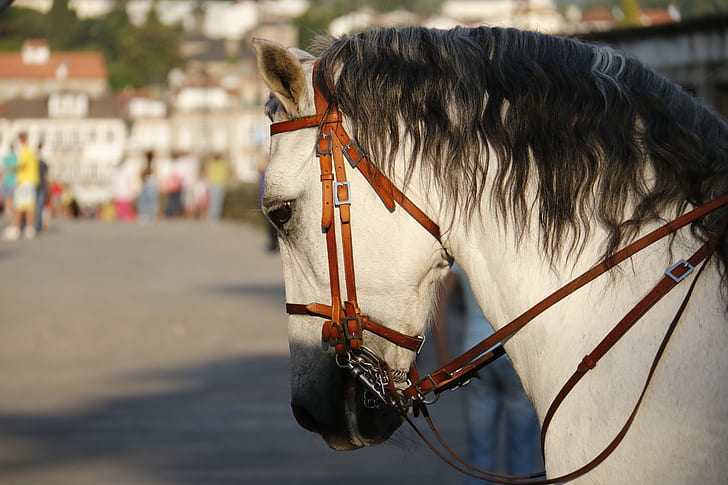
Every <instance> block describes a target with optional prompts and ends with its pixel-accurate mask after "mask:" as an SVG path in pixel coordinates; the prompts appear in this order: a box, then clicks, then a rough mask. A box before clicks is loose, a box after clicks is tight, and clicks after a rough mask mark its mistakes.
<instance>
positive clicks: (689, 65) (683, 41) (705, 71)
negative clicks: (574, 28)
mask: <svg viewBox="0 0 728 485" xmlns="http://www.w3.org/2000/svg"><path fill="white" fill-rule="evenodd" d="M579 37H580V38H582V39H585V40H588V41H590V42H597V43H603V44H609V45H612V46H615V47H617V48H619V49H621V50H623V51H625V52H627V53H629V54H631V55H633V56H635V57H637V58H638V59H640V60H641V61H642V62H644V63H646V64H648V65H649V66H650V67H651V68H653V69H654V70H656V71H657V72H659V73H661V74H662V75H664V76H665V77H667V78H669V79H671V80H672V81H674V82H676V83H678V84H680V85H681V86H683V87H684V88H685V89H687V90H688V91H690V92H691V93H693V94H694V95H695V96H696V97H698V98H699V99H701V100H702V101H703V102H704V103H705V104H707V105H709V106H711V107H712V108H713V109H715V111H717V112H718V113H720V114H721V115H722V116H723V117H724V118H726V119H728V15H719V16H710V17H703V18H696V19H689V20H685V21H682V22H677V23H676V22H673V23H666V24H662V25H654V26H652V27H640V28H629V29H614V30H610V31H605V32H592V33H586V34H581V35H580V36H579Z"/></svg>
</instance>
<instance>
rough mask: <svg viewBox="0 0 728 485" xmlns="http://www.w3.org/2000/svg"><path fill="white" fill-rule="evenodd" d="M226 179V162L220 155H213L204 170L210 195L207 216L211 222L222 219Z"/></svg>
mask: <svg viewBox="0 0 728 485" xmlns="http://www.w3.org/2000/svg"><path fill="white" fill-rule="evenodd" d="M228 177H229V167H228V162H227V161H226V160H225V159H223V158H222V156H221V155H220V154H215V156H213V157H212V158H211V159H210V160H208V161H207V166H206V168H205V179H206V180H207V185H208V190H209V194H210V206H209V208H208V212H207V214H208V218H209V219H210V220H211V221H218V220H220V217H222V210H223V207H224V205H225V186H226V185H227V182H228Z"/></svg>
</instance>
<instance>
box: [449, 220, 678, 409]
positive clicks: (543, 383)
mask: <svg viewBox="0 0 728 485" xmlns="http://www.w3.org/2000/svg"><path fill="white" fill-rule="evenodd" d="M481 209H482V213H481V216H482V220H480V221H477V218H476V221H473V222H472V223H470V224H465V223H463V224H460V225H459V226H458V227H460V229H455V228H454V229H453V231H452V234H451V240H450V243H451V247H452V249H451V250H452V254H453V256H454V257H455V259H456V261H458V263H459V264H460V265H461V266H462V268H463V270H464V271H465V273H466V275H467V276H468V278H469V280H470V283H471V287H472V289H473V293H474V295H475V298H476V300H477V301H478V303H479V305H480V307H481V309H483V312H484V314H485V315H486V317H487V318H488V320H489V321H490V322H491V324H492V325H493V327H494V328H496V329H498V328H501V327H503V326H505V325H506V324H507V323H509V322H510V321H512V320H513V319H514V318H516V317H518V316H519V315H520V314H522V313H523V312H525V311H526V310H528V309H529V308H531V307H532V306H534V305H535V304H536V303H538V302H539V301H541V300H542V299H543V298H544V297H546V296H547V295H549V294H551V293H552V292H554V291H555V290H557V289H559V288H560V287H562V286H563V285H565V284H566V283H568V282H569V281H571V280H572V279H573V278H574V277H576V276H578V275H579V274H581V273H582V272H584V271H586V270H587V269H589V268H590V267H591V266H593V265H594V264H596V263H598V262H599V261H600V259H601V251H602V248H603V241H604V236H605V234H604V233H603V232H601V231H599V230H598V229H597V230H595V231H593V234H592V235H591V237H590V239H589V240H588V241H587V242H586V243H585V245H584V249H583V250H582V251H581V252H580V253H579V254H578V255H574V254H564V255H562V256H561V257H560V258H557V259H556V260H555V261H551V260H549V259H548V258H546V257H545V256H544V254H545V253H544V250H543V248H542V245H541V243H540V241H539V239H538V237H537V236H533V235H538V234H539V231H538V221H537V220H535V218H534V220H531V221H528V223H527V224H528V225H527V230H526V231H525V234H524V235H523V236H522V237H520V238H519V237H517V236H516V234H515V232H514V230H513V229H509V228H506V226H508V224H507V223H506V224H504V223H503V222H502V218H501V221H500V222H499V221H498V219H497V218H496V217H495V215H494V214H493V213H491V212H489V210H488V209H487V208H486V207H483V208H481ZM647 253H648V254H646V255H644V256H640V257H639V258H635V259H633V260H632V262H631V263H630V265H629V266H627V267H625V268H623V269H622V270H618V271H617V272H615V273H611V274H607V275H603V276H601V277H600V278H599V279H597V280H596V281H594V282H592V283H590V284H589V285H588V286H587V287H585V288H583V289H581V290H579V291H578V292H577V293H576V294H575V295H573V296H572V297H569V298H567V299H565V300H563V301H561V302H560V303H558V304H557V305H555V306H554V307H552V308H551V309H549V310H547V311H546V312H545V313H544V314H542V315H541V316H540V317H538V318H537V319H535V320H534V321H532V322H531V323H529V324H528V325H526V327H524V328H523V329H522V330H521V331H519V332H518V333H517V334H516V336H514V337H513V338H511V339H509V341H508V342H507V343H506V345H505V347H506V350H507V351H508V354H509V357H510V358H511V360H512V361H513V363H514V366H515V368H516V370H517V371H518V373H519V376H520V377H521V380H522V382H523V384H524V387H525V389H526V391H527V392H528V394H529V396H530V397H531V399H532V401H533V402H534V405H535V406H536V408H537V411H538V412H539V414H540V415H541V416H543V414H544V413H545V412H546V410H547V409H548V406H549V404H550V402H551V400H552V399H553V396H554V394H555V393H556V392H557V391H558V389H559V388H560V387H561V386H562V385H563V383H564V382H565V381H566V379H567V378H568V376H569V375H570V374H571V372H573V371H574V369H575V368H576V365H577V364H578V362H580V361H581V359H582V358H583V357H584V355H585V354H586V353H588V352H589V351H591V350H592V346H593V345H595V344H596V343H597V342H598V340H599V338H601V337H603V336H604V335H606V334H607V333H608V332H609V330H610V329H611V328H612V326H614V325H615V324H616V323H617V322H618V321H619V318H621V316H622V315H624V314H626V313H627V312H628V311H629V309H630V308H631V305H634V303H635V302H636V299H635V298H636V297H637V295H642V294H644V293H646V292H647V291H649V289H651V288H652V286H651V285H653V284H654V282H655V281H656V279H657V278H658V277H659V276H660V273H661V272H662V270H656V269H655V268H658V269H659V268H666V267H667V266H665V265H666V264H667V262H668V261H669V258H670V257H671V256H670V255H669V248H668V247H667V246H666V244H658V245H656V246H655V248H654V249H653V250H651V251H647ZM641 331H642V330H636V331H635V332H637V333H638V332H641Z"/></svg>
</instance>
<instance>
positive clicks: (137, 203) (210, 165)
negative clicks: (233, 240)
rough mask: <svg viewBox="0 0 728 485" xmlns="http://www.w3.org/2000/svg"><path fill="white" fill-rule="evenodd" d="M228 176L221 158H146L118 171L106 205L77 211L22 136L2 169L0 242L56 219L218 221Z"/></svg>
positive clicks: (40, 156)
mask: <svg viewBox="0 0 728 485" xmlns="http://www.w3.org/2000/svg"><path fill="white" fill-rule="evenodd" d="M229 170H230V169H229V163H228V162H227V161H226V160H225V159H224V158H223V157H221V156H219V155H214V156H212V157H210V158H209V159H208V160H206V161H205V163H204V164H202V163H200V160H199V159H198V158H197V157H195V156H194V155H192V154H189V153H181V152H180V153H173V154H172V157H171V158H169V159H164V160H157V158H156V157H155V154H154V153H153V152H147V153H146V154H145V159H144V160H142V161H139V160H124V161H122V162H121V163H120V164H119V166H118V167H116V169H115V172H114V177H113V181H112V190H111V198H110V200H108V201H107V202H105V203H101V204H96V205H94V206H92V207H87V206H81V205H80V204H79V203H78V201H77V200H76V198H75V196H74V194H73V192H72V189H71V187H69V186H68V185H66V184H62V183H60V182H58V181H53V180H51V178H50V176H49V168H48V164H47V163H46V161H45V160H44V158H43V146H42V143H41V144H39V145H38V146H37V147H31V146H30V145H29V143H28V135H27V133H20V134H19V135H18V138H17V141H16V142H15V143H13V144H11V147H10V150H9V151H8V153H7V154H6V155H5V156H4V157H3V159H2V165H0V178H1V179H2V184H1V185H0V212H1V213H2V222H3V224H2V225H4V228H3V229H2V239H4V240H18V239H21V238H22V239H33V238H35V237H36V236H37V235H38V234H40V233H42V232H43V231H47V230H48V229H49V227H50V226H51V223H52V221H53V220H54V219H56V218H59V217H62V218H81V217H93V218H98V219H101V220H105V221H112V220H118V221H126V222H134V221H138V222H140V223H151V222H154V221H155V220H157V219H158V218H159V217H166V218H178V217H189V218H195V219H209V220H218V219H220V217H221V216H222V210H223V206H224V201H225V187H226V185H227V183H228V179H229Z"/></svg>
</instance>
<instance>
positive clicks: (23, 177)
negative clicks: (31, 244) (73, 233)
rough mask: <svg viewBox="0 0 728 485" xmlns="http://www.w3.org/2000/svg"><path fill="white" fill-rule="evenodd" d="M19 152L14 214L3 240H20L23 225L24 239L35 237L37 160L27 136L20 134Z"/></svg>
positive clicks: (23, 133) (4, 232) (37, 180)
mask: <svg viewBox="0 0 728 485" xmlns="http://www.w3.org/2000/svg"><path fill="white" fill-rule="evenodd" d="M18 142H19V143H20V152H19V154H18V166H17V172H16V173H17V175H16V179H15V182H16V185H15V193H14V199H13V202H14V207H15V213H14V215H13V222H12V225H10V226H8V227H6V228H5V231H3V239H7V240H17V239H20V235H21V227H23V223H25V229H24V231H23V232H24V234H23V235H24V237H25V238H26V239H33V238H34V237H35V205H36V198H37V196H36V193H37V187H38V183H39V170H38V158H37V157H36V154H35V153H33V149H32V148H30V146H29V145H28V134H27V133H25V132H21V133H20V134H19V135H18Z"/></svg>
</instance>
